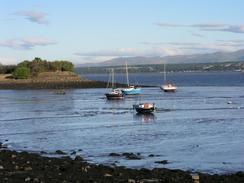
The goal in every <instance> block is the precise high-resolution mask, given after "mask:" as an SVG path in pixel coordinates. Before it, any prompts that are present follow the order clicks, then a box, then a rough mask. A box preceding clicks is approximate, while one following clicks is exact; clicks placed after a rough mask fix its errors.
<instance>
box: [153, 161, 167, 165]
mask: <svg viewBox="0 0 244 183" xmlns="http://www.w3.org/2000/svg"><path fill="white" fill-rule="evenodd" d="M154 163H158V164H164V165H165V164H168V163H169V162H168V160H162V161H155V162H154Z"/></svg>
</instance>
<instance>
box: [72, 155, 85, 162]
mask: <svg viewBox="0 0 244 183" xmlns="http://www.w3.org/2000/svg"><path fill="white" fill-rule="evenodd" d="M74 160H75V161H84V159H83V158H82V157H80V156H76V157H75V159H74Z"/></svg>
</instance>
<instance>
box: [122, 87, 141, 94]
mask: <svg viewBox="0 0 244 183" xmlns="http://www.w3.org/2000/svg"><path fill="white" fill-rule="evenodd" d="M121 91H122V93H123V94H124V95H138V94H141V88H125V89H122V90H121Z"/></svg>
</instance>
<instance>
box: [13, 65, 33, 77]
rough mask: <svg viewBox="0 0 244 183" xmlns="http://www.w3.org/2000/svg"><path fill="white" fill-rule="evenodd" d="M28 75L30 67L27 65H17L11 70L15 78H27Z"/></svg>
mask: <svg viewBox="0 0 244 183" xmlns="http://www.w3.org/2000/svg"><path fill="white" fill-rule="evenodd" d="M29 75H30V69H29V68H27V67H17V68H16V69H15V71H14V72H13V77H14V78H15V79H27V78H28V77H29Z"/></svg>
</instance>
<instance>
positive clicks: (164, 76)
mask: <svg viewBox="0 0 244 183" xmlns="http://www.w3.org/2000/svg"><path fill="white" fill-rule="evenodd" d="M164 83H166V62H164Z"/></svg>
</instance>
